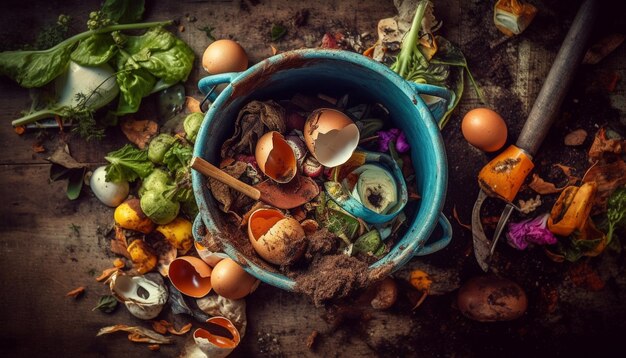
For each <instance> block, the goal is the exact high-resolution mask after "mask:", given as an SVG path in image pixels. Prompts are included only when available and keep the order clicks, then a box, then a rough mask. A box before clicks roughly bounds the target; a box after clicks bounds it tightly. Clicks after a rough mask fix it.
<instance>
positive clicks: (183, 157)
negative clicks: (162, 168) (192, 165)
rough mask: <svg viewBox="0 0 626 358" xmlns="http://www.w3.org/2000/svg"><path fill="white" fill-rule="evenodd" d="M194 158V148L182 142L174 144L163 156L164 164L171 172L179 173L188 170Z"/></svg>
mask: <svg viewBox="0 0 626 358" xmlns="http://www.w3.org/2000/svg"><path fill="white" fill-rule="evenodd" d="M192 157H193V148H192V147H191V146H189V145H184V144H182V143H180V142H176V143H174V145H172V146H171V147H170V149H169V150H168V151H167V152H166V153H165V156H163V164H165V165H166V166H167V169H169V170H170V172H177V171H178V170H179V169H187V168H188V167H189V162H191V158H192Z"/></svg>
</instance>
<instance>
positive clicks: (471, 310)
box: [457, 275, 528, 322]
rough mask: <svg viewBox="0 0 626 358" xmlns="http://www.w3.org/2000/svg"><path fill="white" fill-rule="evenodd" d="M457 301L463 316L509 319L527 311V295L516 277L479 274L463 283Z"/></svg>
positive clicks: (494, 319)
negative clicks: (511, 278) (512, 279)
mask: <svg viewBox="0 0 626 358" xmlns="http://www.w3.org/2000/svg"><path fill="white" fill-rule="evenodd" d="M457 305H458V307H459V309H460V310H461V313H463V315H464V316H466V317H467V318H470V319H473V320H476V321H480V322H494V321H510V320H514V319H516V318H519V317H521V316H522V315H523V314H524V312H526V308H527V307H528V299H527V298H526V293H525V292H524V290H523V289H522V288H521V287H520V286H519V285H518V284H517V283H515V282H513V281H510V280H507V279H505V278H500V277H497V276H492V275H490V276H478V277H474V278H472V279H470V280H469V281H467V282H466V283H465V284H464V285H463V286H462V287H461V289H460V290H459V293H458V296H457Z"/></svg>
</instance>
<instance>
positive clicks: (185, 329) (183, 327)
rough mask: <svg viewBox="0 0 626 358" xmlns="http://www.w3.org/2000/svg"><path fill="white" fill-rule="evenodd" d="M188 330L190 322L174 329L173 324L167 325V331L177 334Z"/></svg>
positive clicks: (182, 333)
mask: <svg viewBox="0 0 626 358" xmlns="http://www.w3.org/2000/svg"><path fill="white" fill-rule="evenodd" d="M190 330H191V323H187V324H186V325H184V326H182V327H181V328H180V329H179V330H176V327H174V325H170V326H169V327H167V331H168V332H170V333H171V334H174V335H177V336H182V335H184V334H185V333H187V332H189V331H190Z"/></svg>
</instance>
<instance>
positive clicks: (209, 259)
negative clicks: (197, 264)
mask: <svg viewBox="0 0 626 358" xmlns="http://www.w3.org/2000/svg"><path fill="white" fill-rule="evenodd" d="M193 245H194V247H195V248H196V252H197V253H198V256H200V258H201V259H202V261H204V262H206V263H207V264H209V266H211V267H215V265H217V263H218V262H220V261H221V260H223V259H225V258H227V257H228V255H226V254H225V253H222V252H214V251H211V250H209V249H208V248H207V247H205V246H204V245H202V244H201V243H199V242H197V241H195V242H194V244H193Z"/></svg>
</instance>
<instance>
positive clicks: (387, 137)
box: [377, 128, 410, 153]
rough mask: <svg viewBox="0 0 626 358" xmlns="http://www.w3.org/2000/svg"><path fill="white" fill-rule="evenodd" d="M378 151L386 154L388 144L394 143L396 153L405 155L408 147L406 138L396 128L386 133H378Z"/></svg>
mask: <svg viewBox="0 0 626 358" xmlns="http://www.w3.org/2000/svg"><path fill="white" fill-rule="evenodd" d="M377 134H378V151H380V152H383V153H384V152H387V151H388V150H389V143H391V142H392V141H393V142H396V150H397V151H398V153H406V152H407V151H408V150H409V148H410V146H409V143H408V142H407V140H406V136H405V135H404V133H403V132H401V131H400V130H399V129H398V128H391V129H390V130H388V131H379V132H378V133H377Z"/></svg>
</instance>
